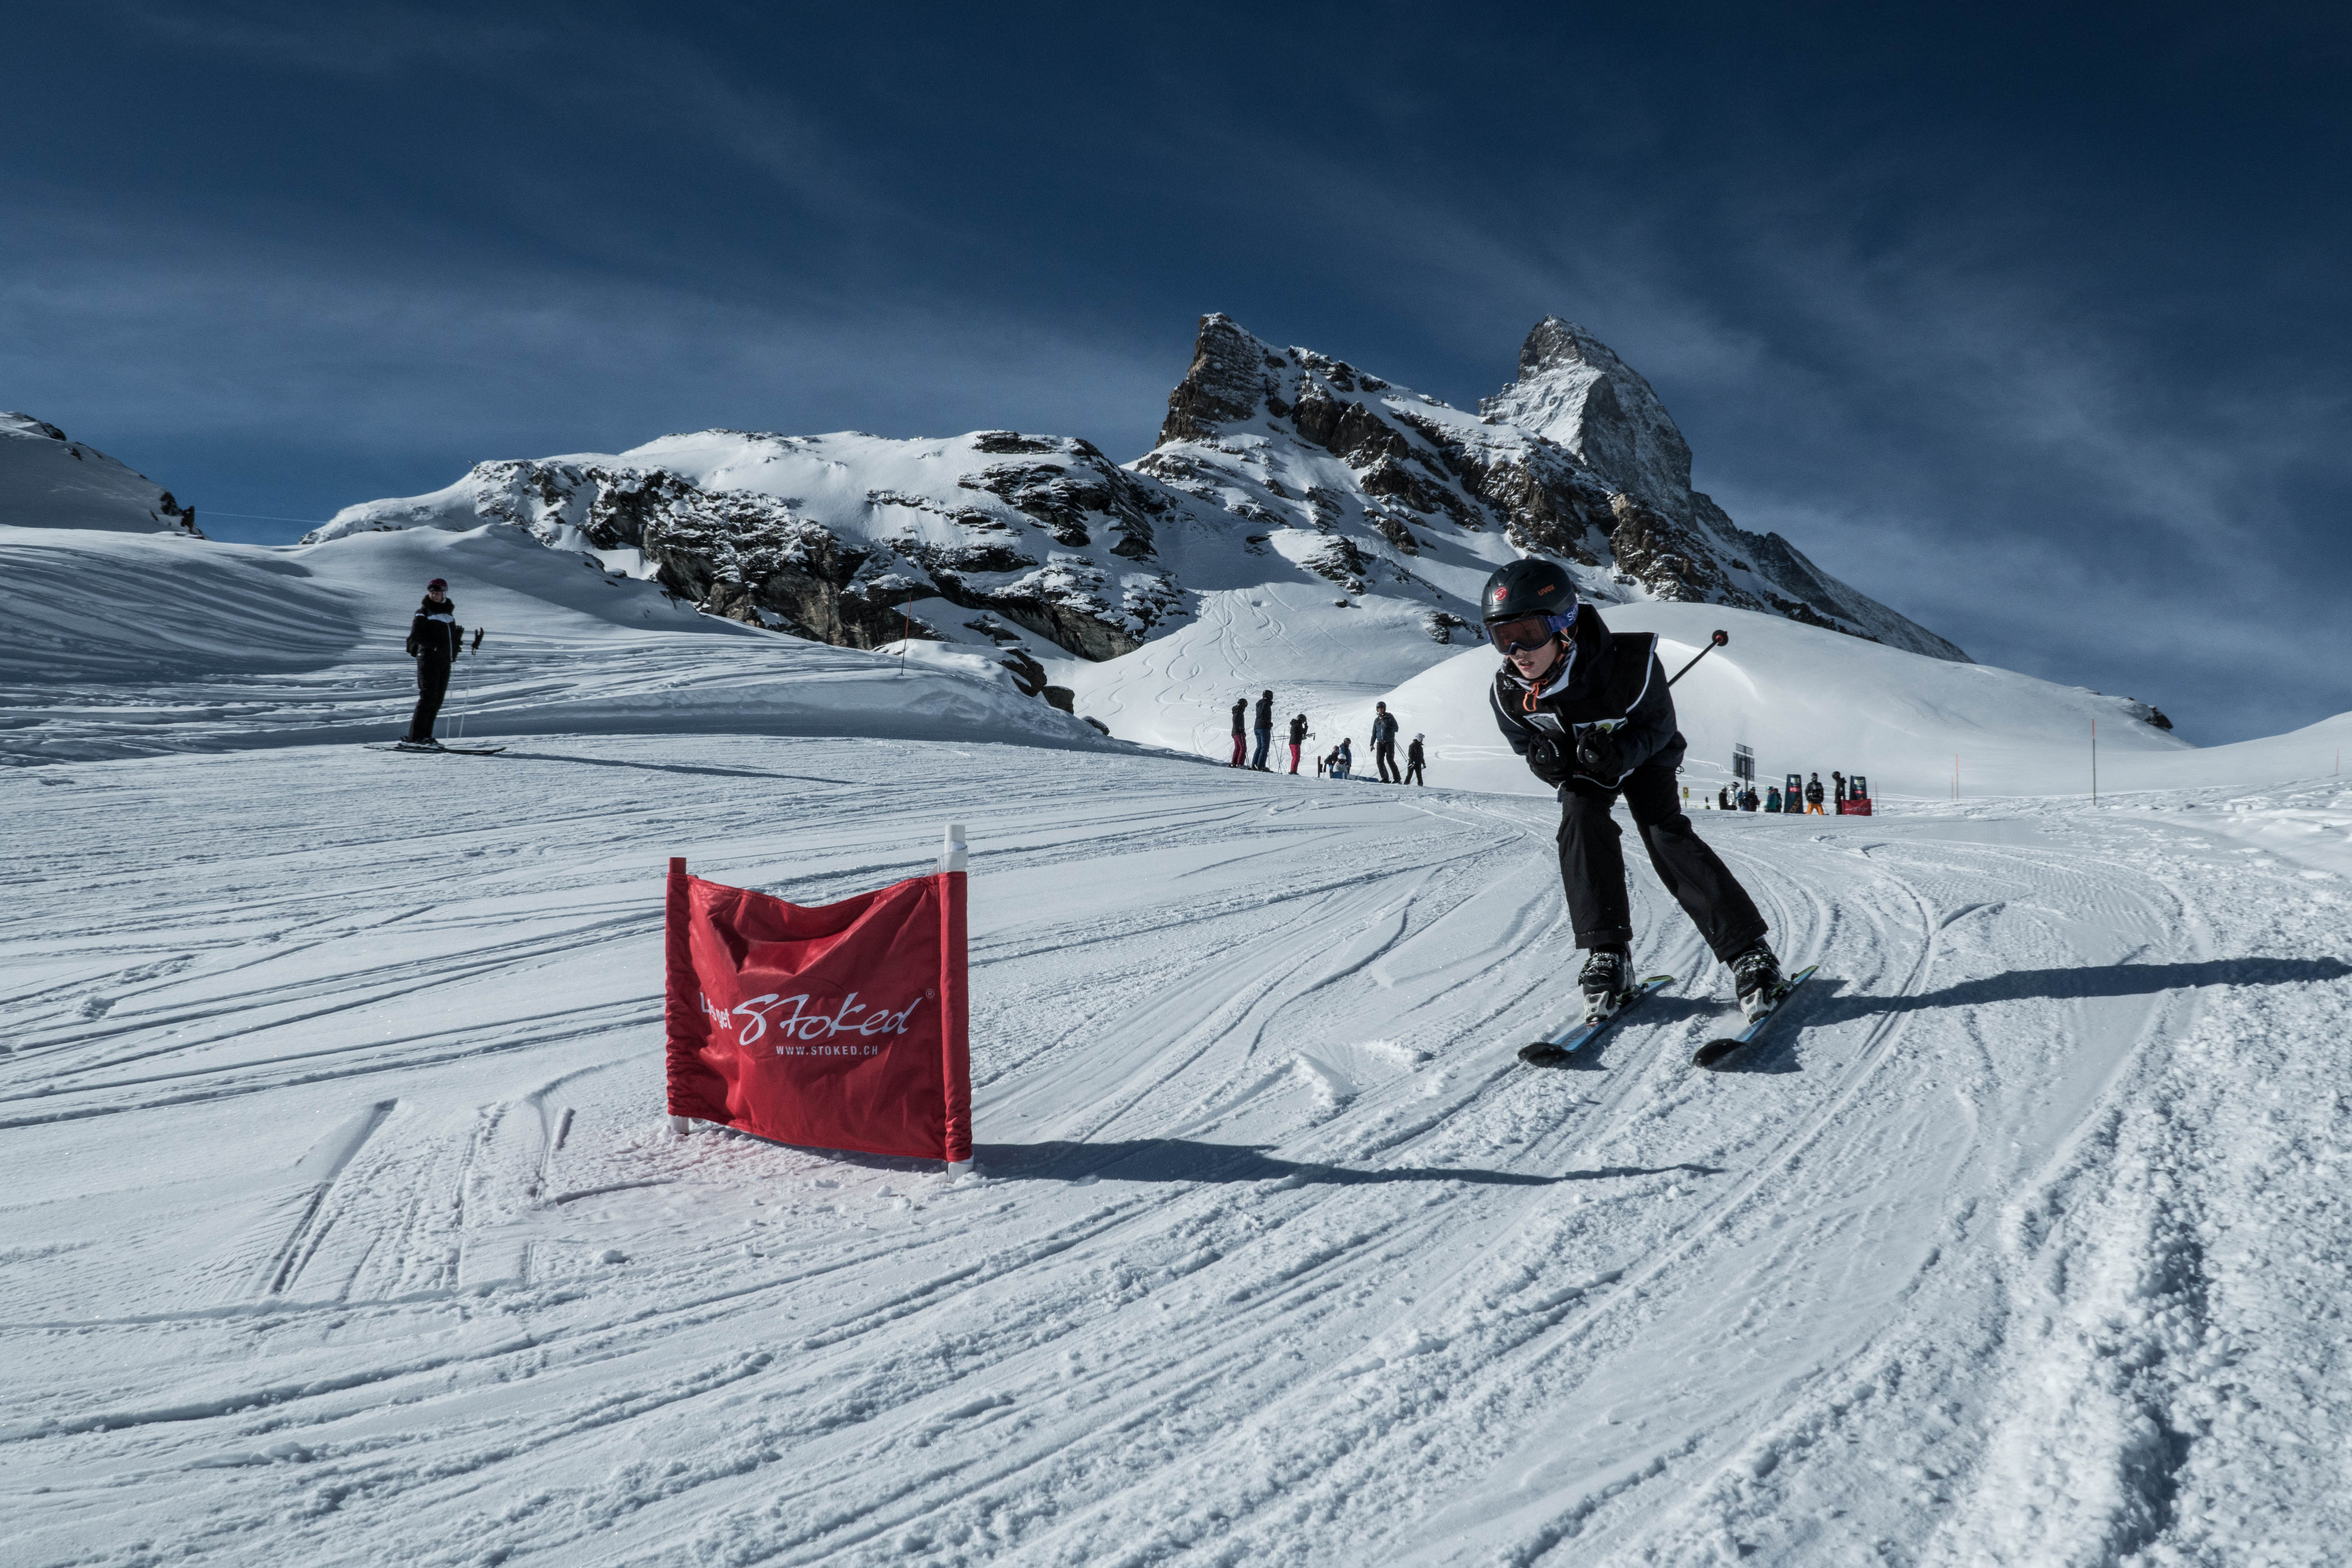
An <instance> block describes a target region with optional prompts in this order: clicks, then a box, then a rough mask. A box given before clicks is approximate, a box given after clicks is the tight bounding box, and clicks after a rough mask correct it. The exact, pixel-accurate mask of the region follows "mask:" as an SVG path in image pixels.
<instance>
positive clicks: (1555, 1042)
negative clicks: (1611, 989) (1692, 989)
mask: <svg viewBox="0 0 2352 1568" xmlns="http://www.w3.org/2000/svg"><path fill="white" fill-rule="evenodd" d="M1674 979H1675V977H1674V976H1673V975H1671V974H1653V975H1651V976H1650V977H1649V978H1648V979H1646V980H1644V981H1643V982H1642V983H1641V984H1639V985H1636V986H1634V987H1633V988H1632V989H1631V990H1629V991H1626V992H1624V993H1622V994H1620V995H1619V997H1618V998H1617V1010H1616V1011H1615V1012H1613V1013H1612V1014H1610V1015H1609V1016H1607V1017H1606V1018H1596V1019H1594V1020H1593V1021H1592V1022H1591V1023H1589V1024H1587V1023H1583V1022H1581V1021H1580V1022H1578V1023H1575V1024H1572V1025H1570V1026H1569V1027H1567V1028H1565V1029H1563V1030H1561V1031H1560V1032H1559V1034H1557V1035H1552V1036H1549V1037H1546V1038H1544V1039H1540V1040H1537V1041H1535V1042H1533V1043H1532V1044H1529V1045H1525V1046H1521V1047H1519V1060H1521V1061H1523V1062H1525V1063H1527V1064H1528V1066H1529V1067H1538V1068H1551V1067H1558V1066H1559V1064H1560V1063H1562V1062H1564V1061H1566V1060H1568V1058H1570V1057H1571V1056H1574V1055H1575V1054H1576V1053H1577V1051H1578V1050H1580V1048H1582V1047H1585V1046H1588V1045H1590V1044H1591V1043H1592V1042H1593V1041H1594V1040H1596V1039H1598V1038H1599V1037H1601V1035H1602V1034H1603V1033H1605V1032H1606V1031H1607V1030H1608V1028H1609V1026H1611V1025H1612V1024H1614V1023H1616V1022H1617V1020H1618V1019H1620V1018H1622V1017H1623V1016H1625V1015H1626V1014H1628V1013H1630V1012H1632V1011H1633V1009H1634V1008H1635V1007H1638V1006H1640V1005H1641V1004H1642V999H1643V997H1645V996H1648V995H1649V994H1652V993H1653V992H1655V991H1660V990H1663V989H1664V988H1665V987H1666V986H1668V985H1671V984H1674Z"/></svg>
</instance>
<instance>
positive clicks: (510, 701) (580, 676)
mask: <svg viewBox="0 0 2352 1568" xmlns="http://www.w3.org/2000/svg"><path fill="white" fill-rule="evenodd" d="M0 574H5V578H6V580H7V581H8V582H9V583H10V584H12V586H13V588H14V590H15V593H16V605H17V617H16V623H15V626H14V631H15V635H13V636H12V637H8V638H7V639H5V642H0V711H5V714H6V717H7V721H8V722H7V724H6V726H5V728H0V765H5V764H8V763H17V764H23V763H56V762H79V761H87V760H89V759H91V758H100V757H127V756H142V755H150V754H153V753H156V752H222V751H236V750H243V749H246V748H250V747H282V746H289V745H300V744H303V743H306V742H323V741H347V742H348V741H358V740H377V741H382V740H389V739H391V738H392V737H393V736H394V735H396V734H398V733H399V732H400V731H401V730H402V729H403V728H404V726H405V722H406V719H407V716H408V711H409V709H410V707H411V705H412V704H414V703H415V700H416V677H415V665H414V663H413V662H412V661H411V660H410V659H409V658H407V656H406V654H405V653H404V648H403V645H404V641H405V639H406V637H407V634H408V628H409V619H410V616H412V615H413V614H414V612H415V608H416V605H417V603H418V601H419V599H420V598H421V597H422V595H423V589H424V584H425V582H426V581H427V580H428V579H430V578H432V577H436V576H442V577H446V578H448V579H449V580H450V582H451V584H453V595H454V597H455V598H456V601H457V615H458V620H459V623H460V624H461V625H463V626H467V627H469V628H472V627H481V628H486V637H485V642H484V646H483V647H482V649H481V651H480V652H478V653H473V654H468V655H467V656H466V657H464V658H460V659H459V661H458V663H457V669H456V673H455V679H454V680H453V684H452V688H451V697H450V702H449V705H448V706H447V707H446V709H445V710H444V712H443V721H442V728H441V733H442V735H443V736H444V738H446V737H448V736H449V735H451V734H452V733H453V732H455V731H457V729H458V727H459V724H460V721H462V722H463V725H464V726H465V732H466V733H467V735H469V736H473V737H483V736H489V735H497V736H503V737H509V738H511V737H515V736H519V735H532V734H547V733H577V732H580V731H603V732H605V733H616V732H620V733H637V734H663V733H677V732H680V731H685V732H700V733H706V734H708V733H722V734H736V735H750V734H777V733H782V734H800V735H820V734H829V735H857V736H895V735H907V736H920V737H924V738H929V739H946V738H950V737H963V738H967V739H974V740H977V739H982V738H986V739H991V740H1000V741H1001V740H1020V741H1024V742H1028V743H1030V744H1034V745H1040V746H1046V747H1057V748H1076V749H1081V750H1084V749H1099V748H1103V747H1108V746H1109V745H1110V744H1111V742H1106V741H1104V740H1103V739H1102V737H1101V736H1100V735H1099V734H1098V733H1097V731H1095V730H1094V729H1093V728H1091V727H1089V726H1088V725H1087V724H1086V723H1084V722H1083V721H1079V720H1076V719H1074V718H1072V717H1071V716H1069V715H1068V714H1066V713H1061V712H1056V711H1055V710H1053V709H1052V708H1050V707H1048V706H1047V705H1046V704H1045V703H1043V702H1039V701H1037V700H1034V696H1032V695H1028V694H1024V692H1023V691H1022V690H1021V689H1020V688H1019V686H1018V684H1017V683H1016V681H1015V679H1014V678H1013V673H1012V672H1011V671H1009V670H1007V669H1005V668H1002V667H1001V666H1000V665H998V664H997V663H996V662H995V661H993V660H992V659H987V658H980V657H976V656H975V655H973V654H971V653H969V652H960V651H958V650H956V649H953V648H949V647H939V646H937V645H932V644H926V643H917V644H916V645H914V647H913V648H912V650H910V652H909V653H908V657H906V658H890V657H886V656H884V655H881V654H877V653H872V652H865V651H861V650H858V649H854V648H841V647H826V646H824V644H821V643H812V642H807V641H804V640H803V639H800V638H797V637H779V636H776V635H773V634H771V633H765V632H761V631H758V630H755V629H753V628H751V627H749V626H742V625H740V624H738V623H737V622H734V621H731V620H728V619H726V618H724V617H721V616H709V615H704V614H701V613H700V612H698V610H696V608H695V607H694V606H693V605H691V604H688V603H687V602H685V601H683V600H680V599H678V598H677V596H675V595H669V594H666V593H664V592H663V590H662V589H661V588H660V587H659V586H658V585H657V584H652V583H647V582H644V581H641V580H639V579H636V578H633V577H630V576H628V575H626V574H624V573H621V572H618V571H614V570H609V569H604V568H598V567H594V566H593V565H592V564H591V563H590V562H588V561H587V560H586V559H584V558H583V557H582V556H580V555H577V554H570V553H562V552H555V551H551V550H547V549H545V548H542V547H541V545H539V544H537V543H535V542H532V541H531V540H530V538H529V537H528V536H526V535H524V534H523V533H521V532H520V531H516V530H513V529H508V528H490V527H483V526H477V527H476V528H474V529H472V530H469V531H465V532H458V531H449V530H439V529H435V530H418V531H402V532H394V533H368V534H361V535H358V536H356V537H352V538H348V539H342V540H338V541H336V542H332V543H330V544H323V545H306V546H300V547H297V548H294V549H290V550H289V549H272V548H268V547H263V546H256V545H240V544H226V543H219V542H214V543H209V544H206V545H205V546H203V547H201V548H199V547H196V546H194V545H192V544H190V543H188V542H184V541H181V540H175V539H173V538H170V537H165V536H158V537H152V538H143V539H142V538H136V537H128V536H125V535H123V534H120V533H105V532H100V531H75V530H66V529H16V528H5V527H0Z"/></svg>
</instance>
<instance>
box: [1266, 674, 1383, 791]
mask: <svg viewBox="0 0 2352 1568" xmlns="http://www.w3.org/2000/svg"><path fill="white" fill-rule="evenodd" d="M1233 718H1234V757H1233V761H1232V762H1231V763H1228V764H1227V765H1228V766H1230V767H1236V768H1249V769H1252V770H1254V771H1255V772H1257V773H1272V772H1274V769H1273V768H1272V767H1271V766H1269V765H1268V764H1267V763H1266V752H1268V751H1269V750H1271V749H1272V747H1273V744H1274V693H1273V692H1272V691H1261V692H1259V693H1258V694H1257V701H1256V703H1255V705H1253V704H1252V703H1251V701H1250V700H1249V699H1248V698H1246V697H1236V698H1234V713H1233ZM1314 732H1315V731H1313V730H1311V729H1309V728H1308V727H1307V715H1306V714H1304V713H1296V714H1293V715H1292V716H1291V720H1290V771H1291V772H1292V773H1297V771H1298V764H1299V753H1300V752H1301V750H1302V748H1304V747H1305V746H1306V744H1307V737H1308V736H1309V735H1312V734H1313V733H1314ZM1252 735H1255V737H1256V741H1257V745H1256V748H1255V750H1252V749H1251V747H1250V744H1249V742H1250V737H1251V736H1252ZM1424 739H1425V737H1423V736H1421V735H1415V736H1414V737H1413V738H1412V744H1411V745H1409V746H1407V747H1406V748H1405V758H1404V761H1405V765H1404V766H1403V768H1402V769H1400V768H1399V767H1398V766H1397V755H1396V746H1397V721H1396V715H1395V714H1393V713H1391V712H1390V711H1389V705H1388V704H1387V703H1385V702H1375V703H1373V704H1372V759H1373V762H1374V763H1375V764H1376V765H1377V766H1378V767H1379V769H1380V775H1381V783H1382V784H1427V783H1428V782H1429V781H1428V779H1427V778H1426V777H1424V776H1423V769H1424V768H1425V767H1426V765H1427V757H1426V754H1425V752H1423V748H1422V742H1423V740H1424ZM1354 767H1355V748H1354V744H1353V742H1350V741H1349V738H1348V737H1347V736H1345V735H1342V736H1341V737H1339V744H1338V745H1336V746H1334V747H1332V748H1331V749H1330V750H1329V751H1328V752H1325V753H1324V754H1323V755H1322V756H1320V757H1318V758H1317V759H1316V760H1315V776H1316V777H1317V778H1335V779H1344V778H1347V777H1349V776H1350V773H1352V771H1353V769H1354Z"/></svg>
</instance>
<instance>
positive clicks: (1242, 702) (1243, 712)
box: [1226, 697, 1249, 768]
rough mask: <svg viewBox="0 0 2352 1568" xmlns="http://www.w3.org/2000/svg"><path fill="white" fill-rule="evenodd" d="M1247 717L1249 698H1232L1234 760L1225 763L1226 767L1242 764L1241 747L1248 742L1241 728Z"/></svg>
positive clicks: (1242, 752)
mask: <svg viewBox="0 0 2352 1568" xmlns="http://www.w3.org/2000/svg"><path fill="white" fill-rule="evenodd" d="M1248 718H1249V699H1248V698H1246V697H1236V698H1234V760H1233V761H1232V762H1231V763H1227V764H1226V765H1227V766H1228V767H1235V768H1237V767H1240V766H1241V765H1242V758H1243V756H1244V750H1243V749H1244V747H1246V746H1247V745H1248V744H1249V737H1248V736H1247V735H1246V734H1244V732H1243V728H1242V726H1243V724H1244V721H1246V720H1247V719H1248Z"/></svg>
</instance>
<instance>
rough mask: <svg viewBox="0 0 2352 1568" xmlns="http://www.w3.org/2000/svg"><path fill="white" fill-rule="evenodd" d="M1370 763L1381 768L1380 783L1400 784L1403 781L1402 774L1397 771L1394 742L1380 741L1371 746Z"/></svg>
mask: <svg viewBox="0 0 2352 1568" xmlns="http://www.w3.org/2000/svg"><path fill="white" fill-rule="evenodd" d="M1372 763H1373V764H1374V765H1375V766H1377V767H1378V768H1379V769H1380V770H1381V783H1382V784H1400V783H1402V782H1403V779H1404V774H1402V773H1399V772H1398V771H1397V765H1396V742H1394V741H1382V742H1381V743H1380V744H1379V745H1377V746H1374V747H1373V748H1372Z"/></svg>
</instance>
